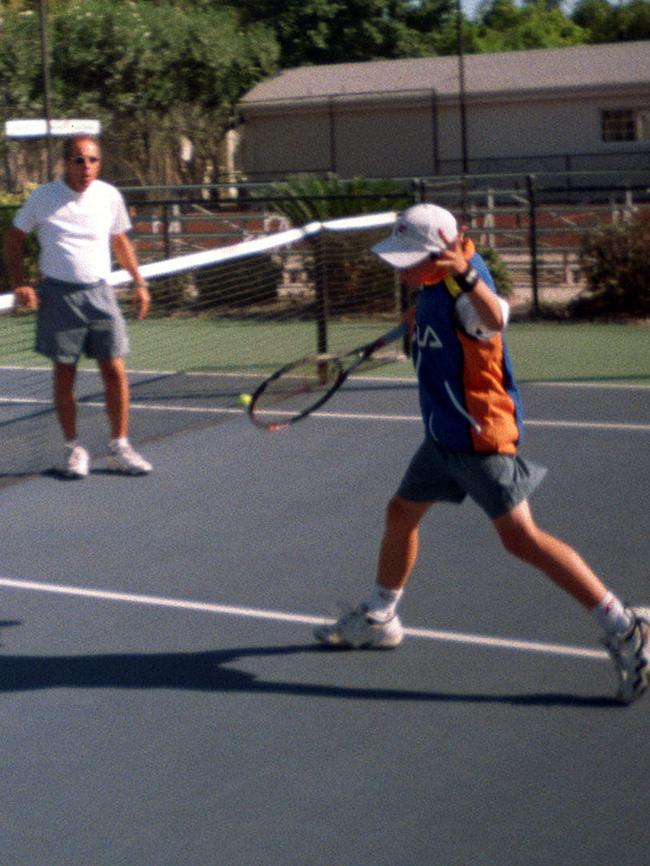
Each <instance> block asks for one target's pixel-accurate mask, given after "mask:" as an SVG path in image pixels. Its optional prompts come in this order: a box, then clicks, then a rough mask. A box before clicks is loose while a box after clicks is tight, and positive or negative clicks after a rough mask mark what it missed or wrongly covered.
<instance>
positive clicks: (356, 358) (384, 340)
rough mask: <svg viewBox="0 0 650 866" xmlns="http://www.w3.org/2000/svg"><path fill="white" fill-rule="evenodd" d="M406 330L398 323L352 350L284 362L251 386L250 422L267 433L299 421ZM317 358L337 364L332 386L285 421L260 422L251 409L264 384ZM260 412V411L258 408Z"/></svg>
mask: <svg viewBox="0 0 650 866" xmlns="http://www.w3.org/2000/svg"><path fill="white" fill-rule="evenodd" d="M407 330H408V326H407V324H406V323H405V322H401V323H400V324H399V325H396V326H395V327H393V328H391V329H390V330H389V331H386V333H385V334H382V335H381V336H380V337H377V338H376V339H374V340H371V341H370V342H369V343H364V344H363V345H362V346H358V347H357V348H356V349H351V350H349V351H347V352H342V353H341V354H338V355H337V354H331V353H325V354H317V355H305V356H303V357H302V358H298V359H296V360H294V361H291V362H289V363H288V364H285V365H284V366H282V367H280V368H278V369H277V370H276V371H275V372H274V373H272V374H271V375H270V376H269V377H268V378H267V379H265V380H264V381H263V382H261V383H260V385H258V387H257V388H256V389H255V391H254V393H253V396H252V400H251V402H250V404H249V406H248V409H247V412H248V417H249V418H250V420H251V421H252V422H253V424H254V425H255V426H256V427H259V428H260V429H262V430H266V431H267V432H269V433H277V432H279V431H280V430H286V429H287V427H290V426H291V425H292V424H295V423H296V422H297V421H302V419H303V418H306V417H307V416H308V415H311V414H312V413H313V412H315V411H316V410H317V409H319V408H320V407H321V406H322V405H323V404H324V403H326V402H327V401H328V400H329V399H330V397H332V396H333V395H334V394H335V393H336V392H337V391H338V390H339V388H340V387H341V385H343V383H344V382H345V381H346V379H347V378H348V376H350V375H351V374H352V373H353V372H354V371H355V370H356V369H357V368H358V367H359V366H360V365H361V364H363V362H364V361H367V360H368V358H370V357H371V356H372V355H373V354H374V353H375V352H376V351H378V350H379V349H382V348H383V347H384V346H387V345H389V344H390V343H393V342H395V340H398V339H399V338H400V337H403V336H404V335H405V334H406V332H407ZM346 359H350V362H349V363H347V362H346ZM319 360H322V361H327V362H328V363H329V364H332V363H335V364H337V365H338V367H339V371H338V373H337V374H336V376H335V378H334V381H333V382H332V385H331V386H330V387H329V388H328V389H327V391H325V392H324V393H322V394H320V396H319V397H317V398H316V399H315V400H314V401H313V402H312V403H310V404H309V405H308V406H306V407H305V408H304V409H302V410H301V411H300V412H297V413H296V414H295V415H287V418H286V420H283V421H264V420H263V418H259V417H258V416H257V414H256V411H255V408H256V406H257V402H258V399H259V398H260V397H261V396H262V394H264V392H265V391H266V389H267V387H268V386H269V385H271V384H272V383H273V382H276V381H277V380H278V379H280V378H281V377H282V376H285V375H286V374H287V373H289V372H290V371H291V370H292V369H295V368H296V367H299V366H300V365H301V364H304V363H305V362H307V361H313V362H314V363H318V361H319ZM262 411H263V410H262Z"/></svg>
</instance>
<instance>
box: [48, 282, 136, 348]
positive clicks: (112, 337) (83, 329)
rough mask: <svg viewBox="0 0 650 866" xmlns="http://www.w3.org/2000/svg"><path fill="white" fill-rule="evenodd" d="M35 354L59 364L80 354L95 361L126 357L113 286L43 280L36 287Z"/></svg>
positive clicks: (126, 344)
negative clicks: (37, 353)
mask: <svg viewBox="0 0 650 866" xmlns="http://www.w3.org/2000/svg"><path fill="white" fill-rule="evenodd" d="M38 297H39V307H38V315H37V320H36V351H37V352H40V353H41V355H46V356H47V357H48V358H51V359H52V360H53V361H57V362H59V363H61V364H76V363H77V361H78V360H79V357H80V355H82V354H84V355H86V356H87V357H88V358H94V359H96V360H97V361H107V360H109V359H110V358H122V357H123V356H124V355H126V354H128V351H129V338H128V335H127V331H126V323H125V321H124V316H123V315H122V312H121V310H120V308H119V306H118V303H117V300H116V298H115V292H114V291H113V289H112V287H111V286H109V285H107V284H106V283H104V282H99V283H65V282H61V280H55V279H53V278H52V277H45V278H44V279H43V280H42V282H41V283H40V284H39V286H38Z"/></svg>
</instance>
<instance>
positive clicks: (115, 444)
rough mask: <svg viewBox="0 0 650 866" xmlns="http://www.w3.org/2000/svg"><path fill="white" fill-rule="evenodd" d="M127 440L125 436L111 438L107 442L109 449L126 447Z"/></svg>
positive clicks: (116, 449)
mask: <svg viewBox="0 0 650 866" xmlns="http://www.w3.org/2000/svg"><path fill="white" fill-rule="evenodd" d="M128 445H129V440H128V437H127V436H122V437H120V438H119V439H111V440H110V442H109V443H108V448H109V451H119V450H120V448H128Z"/></svg>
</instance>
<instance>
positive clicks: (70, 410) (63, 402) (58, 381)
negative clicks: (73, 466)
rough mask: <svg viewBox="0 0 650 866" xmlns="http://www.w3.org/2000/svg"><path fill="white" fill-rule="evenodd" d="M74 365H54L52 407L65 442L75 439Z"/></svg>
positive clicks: (75, 371) (75, 372) (75, 367)
mask: <svg viewBox="0 0 650 866" xmlns="http://www.w3.org/2000/svg"><path fill="white" fill-rule="evenodd" d="M76 375H77V366H76V364H61V363H59V362H58V361H57V362H55V363H54V407H55V409H56V414H57V418H58V419H59V424H60V425H61V430H62V431H63V436H64V438H65V441H66V442H73V441H74V440H75V439H76V438H77V403H76V400H75V396H74V383H75V379H76Z"/></svg>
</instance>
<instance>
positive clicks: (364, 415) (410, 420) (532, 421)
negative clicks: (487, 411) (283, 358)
mask: <svg viewBox="0 0 650 866" xmlns="http://www.w3.org/2000/svg"><path fill="white" fill-rule="evenodd" d="M0 403H7V404H18V405H21V404H28V403H31V404H34V405H37V406H48V405H51V403H52V401H51V400H43V399H34V398H31V397H2V396H0ZM81 403H82V404H83V405H84V406H90V407H92V408H94V409H103V408H104V402H103V400H99V401H97V400H84V399H83V398H81ZM131 411H132V412H181V413H185V414H188V415H243V414H245V412H246V410H245V409H239V408H234V407H233V408H228V407H210V406H186V405H183V404H182V403H181V404H178V405H174V404H169V403H138V402H135V401H134V402H132V403H131ZM259 414H260V415H264V414H265V413H264V412H260V413H259ZM270 414H273V415H286V416H291V415H292V414H293V413H292V412H280V411H273V412H271V413H270ZM310 417H311V418H325V419H327V420H335V421H386V422H389V423H403V424H414V423H420V424H421V423H422V417H421V416H420V415H395V414H387V413H381V412H314V413H313V415H311V416H310ZM524 427H551V428H556V429H566V430H571V429H576V430H624V431H627V432H632V433H634V432H637V433H650V424H636V423H627V422H624V421H568V420H565V421H562V420H557V421H553V420H545V419H541V418H525V419H524Z"/></svg>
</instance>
